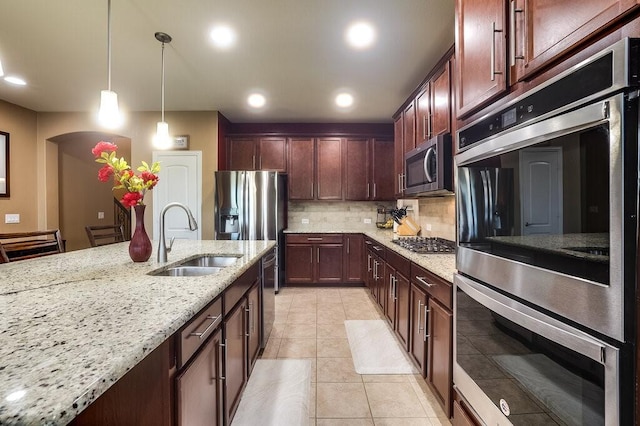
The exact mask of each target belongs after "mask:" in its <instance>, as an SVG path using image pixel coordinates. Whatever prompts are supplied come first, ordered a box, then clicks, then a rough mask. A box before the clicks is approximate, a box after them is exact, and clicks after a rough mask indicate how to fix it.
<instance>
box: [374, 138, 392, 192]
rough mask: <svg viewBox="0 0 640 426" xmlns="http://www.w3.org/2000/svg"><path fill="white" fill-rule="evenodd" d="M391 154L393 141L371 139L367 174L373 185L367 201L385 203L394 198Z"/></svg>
mask: <svg viewBox="0 0 640 426" xmlns="http://www.w3.org/2000/svg"><path fill="white" fill-rule="evenodd" d="M393 154H394V145H393V141H391V140H388V139H373V140H372V141H371V167H370V172H369V173H370V176H371V182H372V183H373V191H372V193H371V194H370V195H371V197H370V198H369V199H371V200H376V201H386V200H393V199H394V198H395V185H394V178H393V176H394V169H393V167H392V165H391V163H390V162H389V159H390V158H392V157H393Z"/></svg>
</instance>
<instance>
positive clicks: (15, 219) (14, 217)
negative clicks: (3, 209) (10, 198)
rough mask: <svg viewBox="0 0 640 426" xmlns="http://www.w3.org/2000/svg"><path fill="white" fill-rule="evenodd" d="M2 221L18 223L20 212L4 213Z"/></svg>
mask: <svg viewBox="0 0 640 426" xmlns="http://www.w3.org/2000/svg"><path fill="white" fill-rule="evenodd" d="M4 223H20V214H18V213H10V214H5V215H4Z"/></svg>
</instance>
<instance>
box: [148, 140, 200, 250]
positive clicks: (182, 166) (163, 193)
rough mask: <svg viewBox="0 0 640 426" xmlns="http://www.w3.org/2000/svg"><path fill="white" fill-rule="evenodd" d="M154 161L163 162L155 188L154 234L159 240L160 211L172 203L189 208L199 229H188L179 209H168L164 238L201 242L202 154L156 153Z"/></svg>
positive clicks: (193, 152)
mask: <svg viewBox="0 0 640 426" xmlns="http://www.w3.org/2000/svg"><path fill="white" fill-rule="evenodd" d="M153 161H160V173H159V174H158V178H159V181H158V185H157V186H156V187H155V188H154V189H153V192H154V194H153V212H154V215H155V217H154V218H153V235H154V238H159V237H160V212H161V211H162V209H163V208H164V206H166V205H167V204H169V203H172V202H178V203H182V204H184V205H185V206H187V207H189V210H191V213H193V217H194V218H195V219H196V221H197V222H198V230H197V231H191V230H189V221H188V219H187V215H186V213H185V212H184V210H182V209H181V208H179V207H173V208H170V209H169V210H167V212H166V214H165V217H164V225H165V226H164V229H165V237H166V239H167V241H168V240H169V238H171V237H175V238H176V239H178V238H182V239H189V240H200V239H201V236H202V230H201V229H202V226H201V224H202V220H201V219H202V151H154V152H153Z"/></svg>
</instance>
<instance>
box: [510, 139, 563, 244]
mask: <svg viewBox="0 0 640 426" xmlns="http://www.w3.org/2000/svg"><path fill="white" fill-rule="evenodd" d="M520 195H521V197H522V216H521V221H520V223H521V232H522V235H531V234H561V233H562V149H561V148H560V147H549V148H531V149H524V150H522V151H520Z"/></svg>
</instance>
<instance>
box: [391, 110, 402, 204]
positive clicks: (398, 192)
mask: <svg viewBox="0 0 640 426" xmlns="http://www.w3.org/2000/svg"><path fill="white" fill-rule="evenodd" d="M393 159H394V160H393V163H394V167H393V169H394V176H395V179H394V193H395V196H396V198H402V193H403V191H404V116H403V115H402V113H400V114H399V115H398V116H397V117H396V118H395V119H394V121H393Z"/></svg>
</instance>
